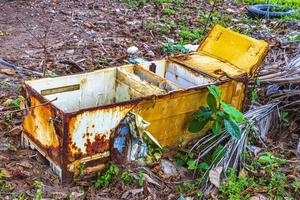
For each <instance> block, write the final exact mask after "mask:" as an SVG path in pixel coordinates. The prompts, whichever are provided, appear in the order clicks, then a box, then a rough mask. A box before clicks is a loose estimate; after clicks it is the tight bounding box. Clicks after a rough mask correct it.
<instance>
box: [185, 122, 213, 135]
mask: <svg viewBox="0 0 300 200" xmlns="http://www.w3.org/2000/svg"><path fill="white" fill-rule="evenodd" d="M208 121H209V119H207V120H204V121H199V120H195V119H193V120H192V121H191V123H190V124H189V127H188V131H189V132H192V133H197V132H199V131H201V130H202V129H203V128H204V126H205V125H206V124H207V123H208Z"/></svg>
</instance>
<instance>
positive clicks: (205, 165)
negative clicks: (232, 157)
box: [198, 162, 209, 170]
mask: <svg viewBox="0 0 300 200" xmlns="http://www.w3.org/2000/svg"><path fill="white" fill-rule="evenodd" d="M198 168H199V169H202V170H207V169H209V164H207V163H206V162H202V163H200V164H199V165H198Z"/></svg>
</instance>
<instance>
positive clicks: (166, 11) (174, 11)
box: [163, 8, 176, 15]
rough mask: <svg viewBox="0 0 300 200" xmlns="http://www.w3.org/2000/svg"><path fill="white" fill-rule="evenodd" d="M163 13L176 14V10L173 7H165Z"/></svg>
mask: <svg viewBox="0 0 300 200" xmlns="http://www.w3.org/2000/svg"><path fill="white" fill-rule="evenodd" d="M163 13H164V14H166V15H175V14H176V10H173V9H170V8H164V9H163Z"/></svg>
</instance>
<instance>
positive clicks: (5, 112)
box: [0, 97, 57, 114]
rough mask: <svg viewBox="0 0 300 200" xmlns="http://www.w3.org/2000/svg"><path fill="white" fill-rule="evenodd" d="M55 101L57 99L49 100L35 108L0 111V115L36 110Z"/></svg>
mask: <svg viewBox="0 0 300 200" xmlns="http://www.w3.org/2000/svg"><path fill="white" fill-rule="evenodd" d="M56 100H57V97H56V98H55V99H52V100H49V101H47V102H45V103H42V104H39V105H36V106H31V107H28V108H23V109H19V110H6V111H0V114H3V113H4V114H10V113H15V112H21V111H25V110H31V109H33V108H36V107H40V106H44V105H47V104H48V103H51V102H53V101H56Z"/></svg>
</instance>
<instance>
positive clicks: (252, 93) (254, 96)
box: [250, 79, 260, 103]
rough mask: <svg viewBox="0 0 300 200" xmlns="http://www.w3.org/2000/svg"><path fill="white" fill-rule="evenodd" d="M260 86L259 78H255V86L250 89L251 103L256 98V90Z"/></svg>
mask: <svg viewBox="0 0 300 200" xmlns="http://www.w3.org/2000/svg"><path fill="white" fill-rule="evenodd" d="M259 86H260V80H259V79H255V87H254V88H253V89H252V90H251V98H250V99H251V103H253V102H255V101H256V100H257V99H258V97H259V96H258V90H257V88H259Z"/></svg>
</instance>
